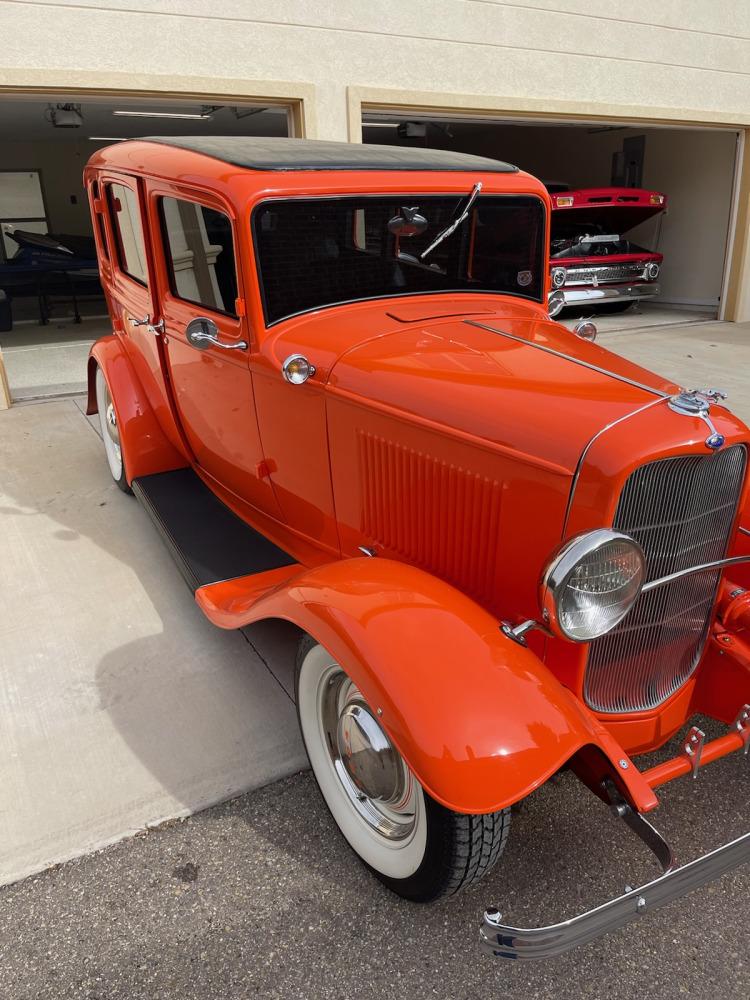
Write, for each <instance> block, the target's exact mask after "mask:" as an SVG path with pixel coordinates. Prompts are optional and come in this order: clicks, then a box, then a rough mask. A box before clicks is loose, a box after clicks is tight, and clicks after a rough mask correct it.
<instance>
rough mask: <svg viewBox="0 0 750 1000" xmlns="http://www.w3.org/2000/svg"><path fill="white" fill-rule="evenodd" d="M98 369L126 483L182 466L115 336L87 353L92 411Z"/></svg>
mask: <svg viewBox="0 0 750 1000" xmlns="http://www.w3.org/2000/svg"><path fill="white" fill-rule="evenodd" d="M97 367H99V368H101V369H102V371H103V373H104V377H105V379H106V380H107V385H108V386H109V392H110V395H111V396H112V402H113V403H114V407H115V413H116V414H117V427H118V429H119V432H120V446H121V448H122V456H123V460H124V463H125V473H126V475H127V480H128V484H130V483H132V481H133V480H134V479H137V478H138V477H139V476H149V475H151V474H152V473H154V472H167V471H169V470H171V469H181V468H184V467H185V466H186V465H187V464H188V462H187V459H186V458H185V456H184V455H181V454H180V452H178V451H177V449H176V448H175V447H174V446H173V445H172V444H171V443H170V442H169V440H168V439H167V437H166V435H165V434H164V431H163V430H162V429H161V426H160V424H159V422H158V420H157V419H156V416H155V414H154V411H153V409H152V407H151V405H150V404H149V402H148V400H147V398H146V394H145V392H144V391H143V387H142V385H141V383H140V380H139V379H138V376H137V375H136V373H135V370H134V369H133V365H132V364H131V361H130V359H129V358H128V356H127V354H126V352H125V348H124V347H123V346H122V344H121V342H120V340H119V338H118V337H116V336H115V335H114V334H110V336H108V337H102V338H101V340H97V341H96V343H95V344H94V345H93V347H92V348H91V351H90V352H89V361H88V405H87V407H86V413H88V414H91V413H96V412H97V403H96V369H97Z"/></svg>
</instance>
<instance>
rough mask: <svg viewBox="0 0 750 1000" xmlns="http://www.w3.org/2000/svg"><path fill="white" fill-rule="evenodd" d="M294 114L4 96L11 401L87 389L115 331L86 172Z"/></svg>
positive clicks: (2, 274)
mask: <svg viewBox="0 0 750 1000" xmlns="http://www.w3.org/2000/svg"><path fill="white" fill-rule="evenodd" d="M292 131H293V127H292V114H291V108H290V107H289V106H286V105H280V104H278V103H268V104H266V103H261V102H256V103H253V104H236V103H232V104H231V105H228V104H222V103H219V102H218V101H217V102H209V101H203V100H197V101H196V100H191V101H187V100H167V99H164V98H160V99H158V100H156V99H153V100H151V99H145V98H138V99H135V98H127V99H123V98H113V97H107V98H98V97H93V96H92V97H88V96H87V97H86V98H81V97H74V96H71V95H66V94H59V93H58V94H49V95H42V96H40V95H36V94H35V95H34V96H33V98H32V97H31V96H29V97H28V98H27V97H25V96H15V95H14V96H13V97H12V98H8V99H4V100H0V135H2V137H3V142H2V145H1V146H0V347H1V348H2V356H3V359H4V362H5V368H6V371H7V375H8V381H9V383H10V392H11V396H12V398H13V400H14V401H17V400H27V399H35V398H44V397H48V396H59V395H69V394H70V395H72V394H75V393H78V392H81V391H83V389H84V387H85V377H86V376H85V373H86V356H87V354H88V350H89V347H90V345H91V343H93V341H94V340H96V339H97V338H98V337H101V336H103V335H104V334H106V333H108V332H109V322H108V318H107V309H106V305H105V302H104V298H103V296H102V291H101V286H100V285H99V281H98V273H97V268H96V259H95V258H96V254H95V250H94V242H93V232H92V228H91V216H90V214H89V206H88V202H87V199H86V196H85V193H84V189H83V182H82V174H83V168H84V166H85V164H86V162H87V160H88V159H89V157H90V156H91V154H92V153H93V152H94V151H95V150H97V149H100V148H102V147H104V146H108V145H111V144H112V143H114V142H118V141H121V140H123V139H129V138H137V137H138V136H143V135H263V136H287V135H291V134H292Z"/></svg>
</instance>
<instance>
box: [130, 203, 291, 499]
mask: <svg viewBox="0 0 750 1000" xmlns="http://www.w3.org/2000/svg"><path fill="white" fill-rule="evenodd" d="M149 199H150V217H151V219H152V222H153V229H154V232H157V231H159V232H160V233H161V246H160V251H161V252H157V253H156V254H155V271H156V275H157V284H158V291H159V301H160V315H161V317H162V320H163V323H164V344H165V363H166V365H167V369H168V375H169V380H170V382H171V386H172V393H173V400H174V405H175V409H176V411H177V417H178V420H179V421H180V424H181V427H182V432H183V434H184V436H185V440H186V442H187V444H188V446H189V447H190V449H191V451H192V454H193V456H194V459H195V463H196V465H198V466H199V467H200V469H201V470H202V471H203V472H204V473H206V474H207V475H208V476H210V477H211V478H212V479H213V480H215V481H216V483H218V484H219V485H220V486H222V487H223V488H224V489H226V490H229V491H230V492H231V493H233V494H235V495H236V496H237V497H239V498H240V499H241V500H243V501H245V502H246V503H249V504H252V506H254V507H256V508H258V509H259V510H261V511H263V512H264V513H267V514H270V515H272V516H274V517H277V516H279V509H278V506H277V504H276V500H275V497H274V492H273V487H272V486H271V484H270V481H269V477H268V471H267V464H266V463H265V461H264V456H263V451H262V447H261V442H260V436H259V434H258V424H257V419H256V415H255V402H254V398H253V381H252V376H251V373H250V369H249V366H248V357H249V346H250V335H249V328H248V323H247V321H246V319H245V317H244V315H242V314H243V313H244V299H243V297H242V289H241V282H240V278H239V269H238V267H237V254H236V245H237V241H236V238H235V233H234V226H233V221H232V219H231V218H230V215H229V211H228V209H227V208H226V207H225V206H224V205H223V204H222V203H220V202H217V201H214V199H213V198H212V197H211V196H210V195H209V194H207V193H205V194H204V193H198V192H196V193H195V194H192V193H190V194H188V193H186V190H185V188H184V187H183V186H180V188H179V191H178V190H177V189H175V188H170V187H168V186H162V185H156V184H154V185H153V186H152V187H151V188H150V192H149Z"/></svg>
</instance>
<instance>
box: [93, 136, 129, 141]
mask: <svg viewBox="0 0 750 1000" xmlns="http://www.w3.org/2000/svg"><path fill="white" fill-rule="evenodd" d="M89 142H127V139H126V138H125V136H122V135H90V136H89Z"/></svg>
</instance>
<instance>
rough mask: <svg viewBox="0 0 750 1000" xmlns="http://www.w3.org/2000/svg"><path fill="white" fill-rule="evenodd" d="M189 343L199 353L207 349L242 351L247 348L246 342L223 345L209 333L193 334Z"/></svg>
mask: <svg viewBox="0 0 750 1000" xmlns="http://www.w3.org/2000/svg"><path fill="white" fill-rule="evenodd" d="M190 343H191V344H192V345H193V347H197V348H198V350H199V351H205V349H206V348H207V347H220V348H221V349H222V351H244V350H245V349H246V348H247V341H246V340H238V341H237V342H236V343H235V344H225V343H224V342H223V341H221V340H219V338H218V337H212V336H211V334H210V333H194V334H193V336H192V337H191V338H190Z"/></svg>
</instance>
